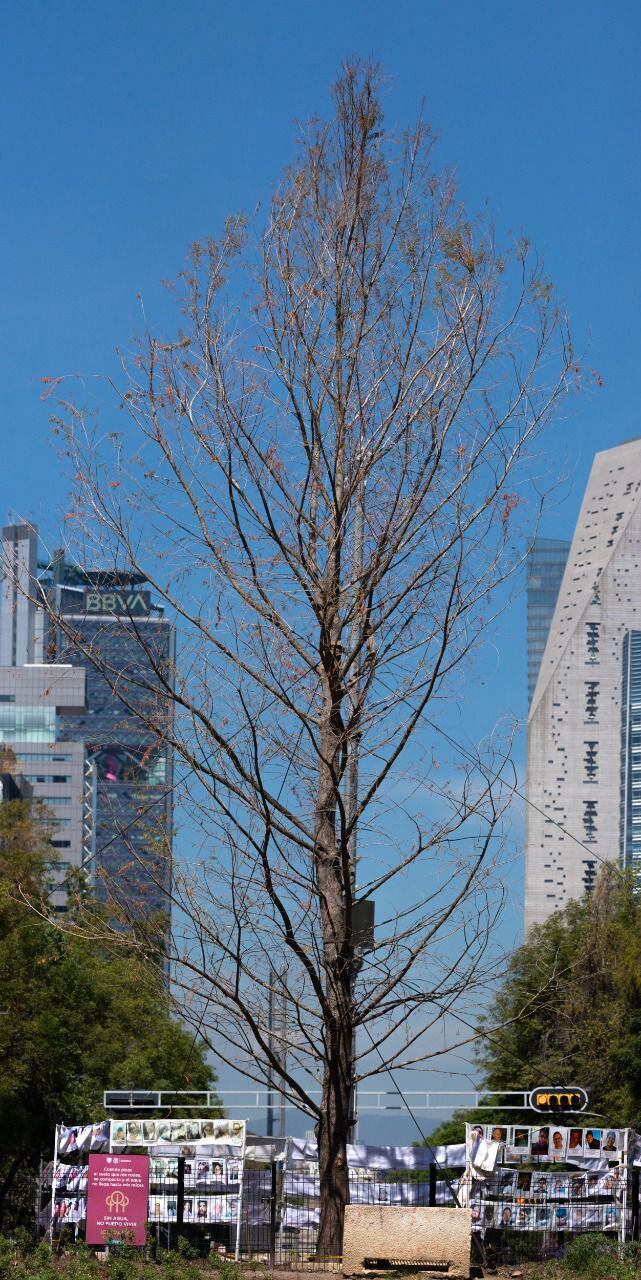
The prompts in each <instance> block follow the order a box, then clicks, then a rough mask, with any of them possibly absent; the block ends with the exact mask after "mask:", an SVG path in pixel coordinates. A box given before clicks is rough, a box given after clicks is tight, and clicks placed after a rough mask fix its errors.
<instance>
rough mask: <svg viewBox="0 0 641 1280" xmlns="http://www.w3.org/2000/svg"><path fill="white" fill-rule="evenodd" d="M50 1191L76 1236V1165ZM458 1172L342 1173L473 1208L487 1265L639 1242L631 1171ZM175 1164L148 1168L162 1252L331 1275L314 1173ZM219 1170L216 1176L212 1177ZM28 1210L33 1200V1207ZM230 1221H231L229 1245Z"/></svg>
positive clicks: (333, 1253)
mask: <svg viewBox="0 0 641 1280" xmlns="http://www.w3.org/2000/svg"><path fill="white" fill-rule="evenodd" d="M67 1168H68V1169H70V1170H71V1173H67V1174H66V1175H65V1178H66V1180H63V1181H62V1182H61V1181H60V1175H59V1174H58V1177H57V1180H56V1181H57V1185H56V1189H55V1192H54V1196H53V1204H54V1215H53V1230H54V1235H60V1233H62V1232H63V1231H64V1232H65V1234H67V1235H69V1236H71V1237H72V1238H82V1235H83V1231H84V1217H85V1210H86V1165H83V1164H77V1165H72V1166H67ZM462 1173H463V1170H448V1171H445V1170H440V1169H437V1168H436V1166H432V1167H431V1168H430V1169H429V1170H428V1171H424V1172H420V1173H419V1172H416V1171H413V1172H412V1171H407V1170H404V1171H393V1170H374V1169H368V1170H365V1169H358V1170H356V1169H354V1170H350V1172H349V1195H350V1202H351V1203H352V1204H363V1205H426V1206H429V1205H454V1204H456V1203H457V1202H458V1201H459V1200H463V1201H464V1203H466V1204H467V1205H468V1206H469V1207H470V1208H471V1211H472V1220H473V1242H474V1251H475V1253H476V1254H477V1255H478V1257H479V1258H480V1259H481V1260H483V1259H485V1260H492V1261H495V1262H496V1263H497V1264H501V1263H506V1264H509V1263H514V1262H520V1261H525V1260H527V1259H532V1260H535V1259H538V1260H540V1259H545V1258H550V1257H558V1256H560V1255H562V1253H563V1252H564V1250H565V1248H566V1247H567V1244H568V1242H569V1241H570V1240H571V1239H572V1238H573V1237H574V1236H575V1235H577V1234H578V1233H581V1232H585V1231H590V1232H599V1233H602V1234H603V1235H604V1238H610V1239H616V1238H626V1239H638V1238H639V1170H636V1169H633V1170H632V1171H631V1172H630V1173H629V1174H628V1173H625V1171H623V1170H621V1169H617V1170H612V1171H610V1172H607V1173H604V1172H601V1173H591V1172H585V1173H583V1172H577V1171H572V1172H569V1171H568V1172H561V1171H559V1169H558V1167H557V1168H555V1169H554V1170H552V1171H547V1172H546V1171H541V1170H536V1171H530V1170H526V1169H518V1170H517V1169H513V1168H508V1167H501V1168H499V1169H497V1170H496V1171H495V1172H494V1173H492V1174H490V1175H488V1176H487V1177H486V1179H485V1181H484V1182H482V1183H478V1182H475V1183H474V1191H473V1194H471V1195H469V1193H468V1195H467V1199H465V1194H466V1188H465V1186H461V1175H462ZM241 1174H242V1169H241V1165H240V1162H239V1161H238V1162H234V1161H232V1160H227V1161H225V1162H224V1165H222V1164H221V1165H220V1166H219V1165H218V1164H217V1162H216V1161H215V1160H214V1161H212V1160H211V1159H209V1160H202V1161H200V1160H198V1159H192V1160H189V1159H183V1158H180V1157H177V1158H173V1159H172V1158H170V1159H165V1160H163V1161H160V1160H153V1159H152V1161H151V1162H150V1194H149V1239H150V1245H151V1247H152V1249H153V1247H154V1246H155V1245H158V1246H161V1247H162V1248H164V1249H172V1248H174V1247H175V1246H176V1244H177V1241H178V1239H179V1237H183V1238H184V1239H186V1240H188V1241H189V1242H190V1243H191V1244H192V1246H194V1247H195V1248H196V1249H197V1250H198V1251H199V1252H200V1253H201V1254H202V1255H203V1256H205V1255H207V1254H209V1253H211V1252H212V1251H218V1252H220V1253H226V1254H229V1255H232V1256H233V1255H234V1253H235V1252H236V1247H237V1244H238V1250H239V1255H240V1257H241V1258H242V1259H255V1260H262V1261H264V1262H266V1263H268V1264H269V1265H270V1266H272V1267H287V1268H303V1269H305V1268H310V1269H314V1268H315V1267H318V1268H321V1267H322V1268H331V1267H332V1266H333V1265H337V1264H338V1261H339V1258H340V1252H341V1242H340V1241H336V1242H334V1245H333V1247H332V1248H331V1250H330V1251H329V1253H330V1256H328V1257H325V1258H323V1259H320V1258H319V1257H318V1256H317V1247H316V1245H317V1237H318V1227H319V1218H320V1184H319V1179H318V1173H317V1169H316V1167H315V1166H313V1165H310V1166H308V1167H305V1166H302V1167H299V1168H298V1169H283V1167H282V1165H281V1164H277V1163H274V1164H272V1165H258V1164H246V1165H245V1168H244V1175H243V1176H242V1181H241ZM221 1175H222V1176H221ZM32 1203H33V1202H32ZM38 1203H39V1206H40V1208H39V1211H38V1223H39V1227H40V1231H41V1233H43V1232H44V1231H45V1230H46V1229H47V1224H50V1223H51V1212H50V1209H51V1204H52V1187H51V1176H49V1177H47V1176H44V1177H43V1178H42V1179H41V1181H40V1184H39V1193H38ZM238 1223H240V1229H239V1235H238V1239H237V1231H238Z"/></svg>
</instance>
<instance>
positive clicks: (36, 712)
mask: <svg viewBox="0 0 641 1280" xmlns="http://www.w3.org/2000/svg"><path fill="white" fill-rule="evenodd" d="M55 738H56V710H55V707H38V706H32V707H29V706H27V707H16V706H7V707H5V706H0V742H55Z"/></svg>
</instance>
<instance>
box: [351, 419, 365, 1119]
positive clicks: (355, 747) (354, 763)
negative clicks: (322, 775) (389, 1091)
mask: <svg viewBox="0 0 641 1280" xmlns="http://www.w3.org/2000/svg"><path fill="white" fill-rule="evenodd" d="M358 453H359V460H361V465H362V457H363V443H362V439H361V440H360V441H359V451H358ZM364 530H365V482H364V480H363V478H362V476H361V479H360V481H359V486H358V493H357V496H356V516H355V522H354V561H353V570H352V577H353V579H354V585H355V592H356V597H355V609H354V617H353V619H352V628H351V636H350V644H351V647H352V649H354V648H356V647H357V646H359V645H360V644H361V643H362V638H363V637H362V627H361V618H360V597H361V584H360V578H361V576H362V573H363V540H364ZM360 671H361V653H360V650H359V654H358V657H357V659H356V662H355V664H354V684H353V693H352V698H351V702H352V714H353V715H355V716H356V718H357V724H358V718H359V717H360V709H359V698H360V687H361V681H360ZM360 745H361V736H360V732H359V731H358V728H357V731H356V733H355V734H354V737H353V738H352V741H351V743H350V746H349V764H348V774H347V788H348V792H347V814H348V822H349V823H350V825H351V827H352V830H351V834H350V839H349V864H350V881H351V884H350V891H351V897H352V904H353V903H354V901H355V899H356V865H357V861H358V844H357V821H356V811H357V809H358V756H359V752H360ZM359 967H360V965H359V963H358V960H357V957H356V955H355V952H354V948H353V947H352V994H353V988H354V984H355V982H356V975H357V973H358V969H359ZM350 1112H351V1115H350V1120H351V1124H350V1129H349V1140H350V1142H353V1143H354V1142H357V1141H358V1090H357V1086H356V1029H354V1030H353V1032H352V1097H351V1105H350Z"/></svg>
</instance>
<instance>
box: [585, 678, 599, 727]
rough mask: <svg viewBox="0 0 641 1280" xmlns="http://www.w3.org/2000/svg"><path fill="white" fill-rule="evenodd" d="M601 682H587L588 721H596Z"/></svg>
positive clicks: (586, 715) (586, 712) (586, 708)
mask: <svg viewBox="0 0 641 1280" xmlns="http://www.w3.org/2000/svg"><path fill="white" fill-rule="evenodd" d="M598 704H599V682H598V680H586V682H585V718H586V720H591V721H595V720H596V718H597V713H598V709H599V705H598Z"/></svg>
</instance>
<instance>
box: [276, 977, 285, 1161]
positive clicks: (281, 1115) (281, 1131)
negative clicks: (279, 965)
mask: <svg viewBox="0 0 641 1280" xmlns="http://www.w3.org/2000/svg"><path fill="white" fill-rule="evenodd" d="M285 975H286V970H285V968H283V970H282V973H281V992H280V1027H279V1031H280V1050H279V1054H278V1058H279V1062H280V1065H281V1067H282V1068H283V1071H284V1070H285V1067H286V1064H287V1000H286V998H285ZM285 1109H286V1105H285V1092H284V1089H283V1082H282V1078H281V1083H280V1089H279V1102H278V1136H279V1138H284V1137H285V1132H286V1130H285Z"/></svg>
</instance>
